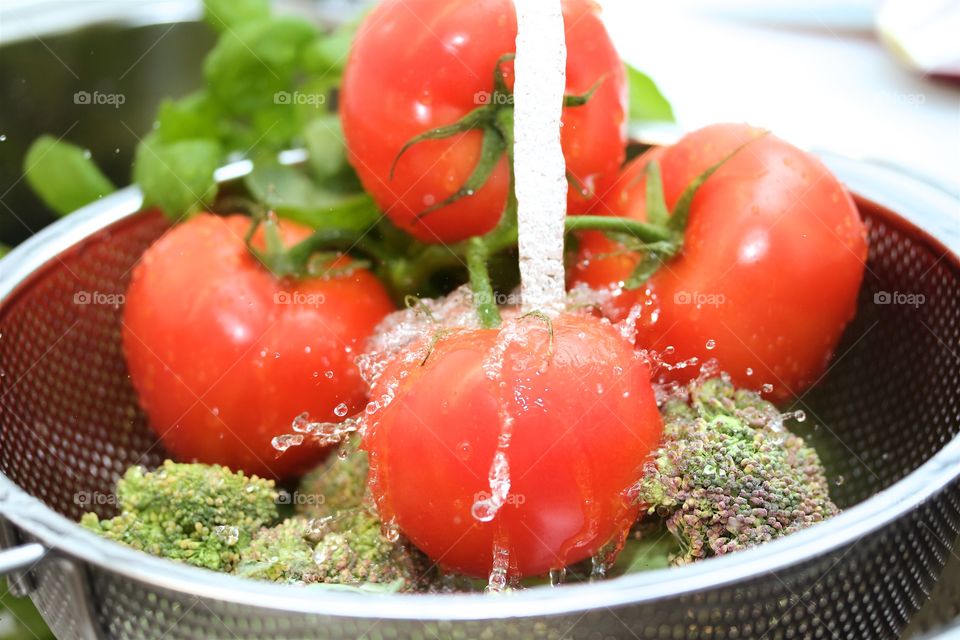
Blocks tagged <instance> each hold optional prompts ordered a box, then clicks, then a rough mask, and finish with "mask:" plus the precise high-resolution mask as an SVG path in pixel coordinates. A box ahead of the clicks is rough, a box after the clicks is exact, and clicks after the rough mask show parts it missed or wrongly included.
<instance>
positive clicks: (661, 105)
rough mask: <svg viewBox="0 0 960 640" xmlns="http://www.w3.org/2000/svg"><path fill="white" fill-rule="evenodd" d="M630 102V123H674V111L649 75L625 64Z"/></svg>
mask: <svg viewBox="0 0 960 640" xmlns="http://www.w3.org/2000/svg"><path fill="white" fill-rule="evenodd" d="M624 66H625V67H626V68H627V87H628V91H629V100H630V114H629V120H630V122H674V121H675V120H676V119H675V118H674V115H673V109H672V108H671V107H670V103H669V102H667V99H666V98H664V97H663V94H662V93H660V89H659V88H657V85H656V83H654V81H653V80H652V79H651V78H650V76H648V75H647V74H645V73H643V72H642V71H639V70H638V69H636V68H634V67H632V66H630V65H629V64H624Z"/></svg>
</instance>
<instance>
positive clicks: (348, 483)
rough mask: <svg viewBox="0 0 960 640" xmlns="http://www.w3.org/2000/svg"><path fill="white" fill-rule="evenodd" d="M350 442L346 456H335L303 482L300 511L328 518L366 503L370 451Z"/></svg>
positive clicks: (308, 515)
mask: <svg viewBox="0 0 960 640" xmlns="http://www.w3.org/2000/svg"><path fill="white" fill-rule="evenodd" d="M356 445H357V443H356V442H355V441H354V442H352V443H350V444H349V445H348V446H350V447H351V448H352V449H353V451H352V452H351V453H349V454H348V455H347V457H346V458H344V459H340V457H339V456H335V455H332V456H330V457H329V458H327V459H326V461H324V462H323V463H322V464H321V465H320V466H319V467H317V468H316V469H314V470H313V471H311V472H310V473H308V474H307V475H305V476H304V477H303V479H302V480H301V481H300V488H299V493H300V495H299V496H298V499H297V501H296V503H297V511H298V513H301V514H303V515H305V516H307V517H308V518H326V517H329V516H333V515H336V514H337V513H338V512H340V511H345V510H348V509H356V508H359V507H360V506H362V505H363V501H364V497H365V495H366V492H367V474H368V473H369V471H370V468H369V465H368V463H367V452H366V451H363V450H361V449H359V448H357V446H356Z"/></svg>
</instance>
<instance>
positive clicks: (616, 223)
mask: <svg viewBox="0 0 960 640" xmlns="http://www.w3.org/2000/svg"><path fill="white" fill-rule="evenodd" d="M588 229H592V230H595V231H606V232H612V233H622V234H625V235H630V236H633V237H634V238H636V239H638V240H640V241H642V242H645V243H654V242H670V241H673V240H674V233H673V232H672V231H671V230H670V229H668V228H667V227H665V226H662V225H655V224H649V223H646V222H640V221H638V220H633V219H631V218H617V217H614V216H567V220H566V230H567V232H568V233H569V232H571V231H585V230H588Z"/></svg>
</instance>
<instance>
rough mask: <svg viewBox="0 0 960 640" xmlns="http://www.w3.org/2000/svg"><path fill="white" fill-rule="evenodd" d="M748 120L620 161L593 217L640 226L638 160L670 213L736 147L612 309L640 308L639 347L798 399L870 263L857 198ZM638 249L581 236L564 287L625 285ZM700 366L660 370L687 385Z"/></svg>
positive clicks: (642, 175)
mask: <svg viewBox="0 0 960 640" xmlns="http://www.w3.org/2000/svg"><path fill="white" fill-rule="evenodd" d="M762 134H763V132H761V131H759V130H757V129H752V128H750V127H748V126H747V125H736V124H719V125H713V126H709V127H706V128H704V129H701V130H699V131H696V132H694V133H691V134H689V135H687V136H686V137H684V138H683V139H682V140H680V141H679V142H678V143H677V144H676V145H674V146H672V147H669V148H665V149H656V150H654V151H653V152H650V153H647V154H646V155H644V156H641V157H640V158H638V159H637V160H635V161H633V162H632V163H631V164H629V165H628V166H627V167H626V168H625V169H624V171H623V173H622V174H621V176H620V178H619V179H618V181H617V185H616V186H615V188H614V189H613V190H611V191H610V192H609V193H607V194H606V196H605V197H604V198H603V200H602V202H601V203H600V205H599V207H598V209H599V210H598V211H596V213H600V214H610V215H620V216H628V217H631V218H635V219H638V220H646V218H647V213H646V206H647V205H646V198H645V193H646V166H647V164H648V163H649V162H650V161H652V160H656V161H657V162H659V164H660V167H661V171H662V174H663V187H664V193H665V196H666V202H667V205H668V207H670V208H671V209H672V208H673V206H674V205H675V204H676V202H677V199H678V198H679V197H680V194H681V192H682V191H683V190H684V188H685V187H686V186H687V185H688V184H690V182H691V181H692V180H693V179H694V178H695V177H696V176H698V175H700V174H701V173H703V172H704V171H705V170H706V169H707V168H708V167H710V166H711V165H714V164H715V163H717V162H718V161H720V160H721V159H723V158H724V157H726V156H727V155H729V154H730V153H731V152H732V151H734V150H735V149H737V148H738V147H741V146H742V145H743V144H744V143H745V142H747V141H749V144H747V145H746V146H744V147H743V148H742V149H741V150H740V151H738V152H737V153H736V154H735V155H734V156H733V157H732V158H730V159H729V160H727V161H726V163H724V164H723V165H722V166H721V167H720V168H719V169H718V170H717V171H716V173H714V174H713V175H712V176H711V177H709V178H708V179H707V180H706V182H704V183H703V185H702V186H701V187H700V188H699V190H698V191H697V192H696V195H695V197H694V199H693V201H692V203H691V207H690V213H689V222H688V225H687V228H686V231H685V233H684V240H683V247H682V251H681V253H680V254H679V255H678V256H676V257H674V258H673V259H671V260H668V261H667V262H666V264H665V265H664V266H663V267H661V268H660V269H659V270H658V271H657V272H656V273H655V274H654V275H653V277H652V278H651V279H650V280H649V281H648V282H647V284H646V285H645V286H641V287H640V288H638V289H635V290H618V291H617V292H616V295H615V297H614V299H613V300H612V302H611V304H609V305H608V306H607V309H606V311H607V314H608V315H609V316H611V317H612V318H614V319H621V318H623V317H625V316H626V315H627V314H628V313H629V312H630V310H631V309H632V308H633V307H634V306H635V305H640V307H639V311H640V314H639V319H638V322H637V329H638V334H637V344H638V345H639V346H642V347H649V348H653V349H656V350H661V351H662V350H664V349H666V348H667V347H672V348H673V350H674V356H672V357H673V358H675V359H677V360H681V361H682V360H686V359H689V358H697V359H698V360H699V361H700V362H703V361H705V360H707V359H710V358H716V360H717V361H718V363H719V366H720V368H721V369H722V370H724V371H727V372H729V373H730V374H731V376H732V377H733V380H734V382H735V383H736V384H737V385H740V386H747V387H752V388H754V389H763V390H765V391H766V393H767V395H768V396H769V397H771V398H772V399H775V400H786V399H788V398H790V397H793V396H795V395H797V394H799V393H801V392H803V391H804V390H805V389H806V388H808V387H809V386H810V385H811V384H812V383H814V382H815V381H816V380H817V378H818V377H819V376H820V375H821V374H822V373H823V372H824V370H825V369H826V367H827V364H828V362H829V360H830V358H831V356H832V354H833V352H834V350H835V348H836V345H837V342H838V341H839V339H840V336H841V334H842V333H843V329H844V327H845V326H846V325H847V323H848V322H849V321H850V320H851V319H852V318H853V315H854V312H855V310H856V302H857V292H858V291H859V288H860V282H861V280H862V278H863V270H864V263H865V261H866V258H867V242H866V231H865V227H864V225H863V222H862V221H861V219H860V215H859V213H858V211H857V208H856V206H855V205H854V203H853V200H852V198H851V197H850V195H849V194H848V193H847V191H846V190H845V189H844V188H843V185H841V184H840V182H839V181H838V180H837V179H836V178H835V177H834V176H833V175H832V174H831V173H830V171H829V170H828V169H827V168H826V167H825V166H824V165H823V164H822V163H821V162H820V161H819V160H817V159H816V158H814V157H813V156H812V155H810V154H809V153H806V152H804V151H801V150H800V149H798V148H796V147H794V146H792V145H790V144H788V143H787V142H784V141H783V140H781V139H780V138H777V137H776V136H773V135H769V134H768V135H762ZM638 259H639V258H638V256H637V254H635V253H631V252H628V251H624V250H623V248H622V247H621V246H619V245H618V244H616V243H615V242H613V241H611V240H609V239H608V238H606V237H604V236H602V235H600V234H599V233H596V232H591V233H588V234H584V235H583V237H582V238H581V246H580V253H579V256H578V259H577V262H576V264H575V265H574V268H573V270H572V275H571V280H572V281H573V282H575V283H576V282H582V283H587V284H589V285H591V286H593V287H597V288H600V287H608V286H611V285H616V283H618V282H621V281H624V280H625V279H627V277H628V276H629V275H630V273H631V272H632V270H633V268H634V266H635V265H636V264H637V261H638ZM694 370H696V368H695V367H687V368H686V369H678V370H674V371H666V372H665V375H666V377H668V378H673V379H685V378H687V377H689V375H690V372H691V371H694Z"/></svg>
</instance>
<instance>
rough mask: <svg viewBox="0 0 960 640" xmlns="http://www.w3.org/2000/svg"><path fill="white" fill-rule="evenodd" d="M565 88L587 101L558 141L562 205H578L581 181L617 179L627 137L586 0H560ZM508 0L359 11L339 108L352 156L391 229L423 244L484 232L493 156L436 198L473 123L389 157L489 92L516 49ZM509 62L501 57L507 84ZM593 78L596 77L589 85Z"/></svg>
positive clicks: (498, 193)
mask: <svg viewBox="0 0 960 640" xmlns="http://www.w3.org/2000/svg"><path fill="white" fill-rule="evenodd" d="M563 17H564V24H565V25H566V37H567V67H566V72H567V87H566V92H567V94H568V95H583V94H585V93H587V92H588V91H590V89H591V88H593V87H594V86H595V85H597V88H596V91H595V92H594V93H593V94H592V96H591V98H590V99H589V101H588V102H587V103H586V104H584V105H581V106H569V107H566V108H565V109H564V113H563V123H564V125H563V130H562V132H561V141H562V144H563V152H564V157H565V159H566V163H567V170H568V172H569V173H570V174H571V177H572V178H573V181H572V183H578V184H579V188H574V187H571V189H570V192H569V198H568V199H569V203H570V211H571V212H572V213H582V212H583V210H584V209H585V207H586V206H587V198H585V197H584V196H583V195H581V193H582V192H583V191H590V190H593V191H596V192H602V191H603V190H605V189H606V188H608V186H609V184H610V183H611V182H612V180H613V179H614V178H615V177H616V173H617V171H618V169H619V167H620V164H621V163H622V162H623V158H624V145H625V141H626V101H627V94H626V79H625V72H624V68H623V64H622V63H621V62H620V59H619V56H618V55H617V52H616V50H615V49H614V47H613V44H612V43H611V41H610V38H609V36H608V35H607V32H606V29H605V28H604V26H603V23H602V22H601V20H600V17H599V8H598V7H597V5H596V4H595V3H593V2H592V1H591V0H564V2H563ZM516 37H517V19H516V12H515V10H514V7H513V2H511V0H480V1H477V0H443V1H441V0H385V1H384V2H381V3H380V4H378V5H377V6H376V7H375V8H374V9H373V11H371V13H370V15H368V16H367V18H366V19H365V20H364V22H363V24H362V25H361V27H360V30H359V33H358V34H357V37H356V40H355V41H354V43H353V47H352V49H351V52H350V58H349V60H348V63H347V68H346V71H345V75H344V78H343V84H342V99H341V106H340V114H341V118H342V121H343V132H344V136H345V138H346V143H347V148H348V150H349V153H350V158H351V162H352V164H353V166H354V168H355V169H356V170H357V173H358V174H359V176H360V179H361V181H362V182H363V186H364V188H365V189H366V190H367V191H368V192H369V193H370V194H371V195H372V196H373V198H374V199H375V200H376V201H377V204H378V205H380V207H381V208H382V209H383V210H384V211H385V212H386V213H387V215H388V216H389V217H390V219H391V220H392V221H393V222H394V223H395V224H397V225H398V226H399V227H401V228H403V229H404V230H406V231H408V232H409V233H411V234H413V235H414V236H416V237H417V238H419V239H420V240H423V241H425V242H453V241H457V240H462V239H464V238H467V237H470V236H474V235H478V234H482V233H485V232H487V231H489V230H491V229H492V228H493V227H494V225H496V223H497V221H498V220H499V219H500V215H501V212H502V211H503V209H504V206H505V204H506V200H507V188H508V170H507V164H506V160H505V159H504V158H502V157H501V159H500V161H499V163H498V164H496V166H495V168H493V171H492V174H491V175H490V176H489V178H488V179H487V180H486V183H485V184H484V185H483V186H482V187H481V188H479V189H476V190H475V192H474V193H473V194H472V195H469V196H464V197H462V198H460V199H459V200H456V201H455V202H453V203H452V204H447V205H445V206H442V207H441V208H439V209H436V210H435V211H432V212H430V213H429V214H428V215H425V216H420V214H421V213H423V212H424V211H425V210H426V209H428V208H429V207H433V206H435V205H437V204H438V203H442V202H444V201H445V200H446V199H447V198H448V197H450V196H451V195H453V194H454V193H456V192H457V191H458V190H459V189H460V188H461V186H462V185H463V184H464V183H465V182H466V181H467V178H468V177H469V176H470V175H471V173H472V172H473V169H474V167H475V166H476V165H477V163H478V161H479V160H480V155H481V154H480V150H481V140H482V139H483V133H482V132H481V131H480V130H479V129H473V130H470V131H465V132H462V133H457V134H455V135H452V136H450V137H447V138H444V139H440V140H427V141H423V142H420V143H418V144H416V145H414V146H412V147H411V148H409V149H408V150H406V152H405V153H404V154H403V156H402V157H400V159H399V160H398V161H397V163H396V167H395V168H394V172H393V174H392V175H391V167H392V166H393V164H394V161H395V160H396V159H397V156H398V154H399V153H400V151H401V149H402V148H403V146H404V145H405V144H406V143H407V142H408V141H410V140H411V139H412V138H414V137H415V136H417V135H420V134H422V133H424V132H426V131H429V130H432V129H435V128H438V127H443V126H447V125H452V124H454V123H455V122H457V121H459V120H460V119H461V118H463V117H464V116H466V115H467V114H468V113H470V112H471V111H473V110H474V109H476V108H477V107H481V106H490V104H491V102H494V101H496V102H498V103H499V102H501V101H502V102H503V104H498V105H494V106H502V107H504V108H511V107H510V105H509V104H508V103H509V101H510V100H512V96H506V95H501V94H496V93H495V92H494V84H493V73H494V69H495V68H496V67H497V64H498V61H499V60H500V59H501V57H502V56H504V55H505V54H510V53H513V52H514V51H515V50H516ZM512 64H513V63H512V62H509V63H506V64H503V65H502V68H503V69H504V70H505V75H506V78H505V79H506V81H507V83H508V85H511V86H512V80H511V75H512ZM598 83H599V84H598Z"/></svg>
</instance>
